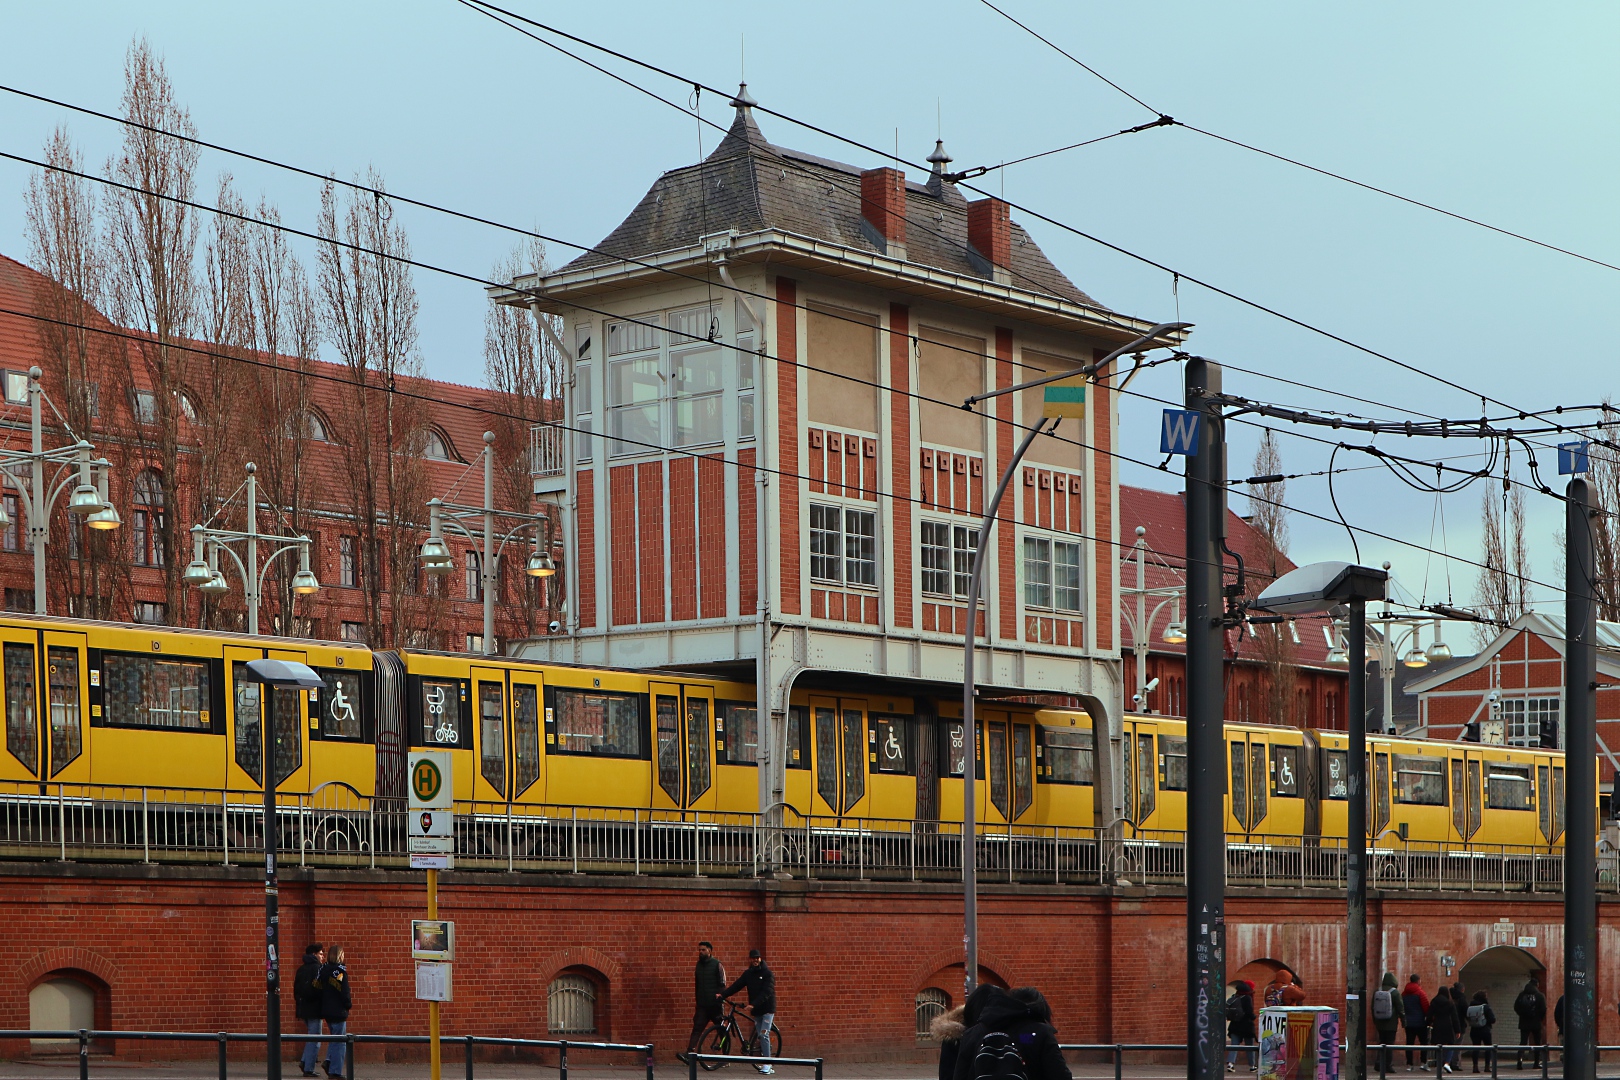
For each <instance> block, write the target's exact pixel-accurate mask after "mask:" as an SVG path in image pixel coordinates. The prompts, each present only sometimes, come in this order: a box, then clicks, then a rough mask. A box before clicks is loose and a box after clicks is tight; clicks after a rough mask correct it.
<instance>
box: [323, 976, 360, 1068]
mask: <svg viewBox="0 0 1620 1080" xmlns="http://www.w3.org/2000/svg"><path fill="white" fill-rule="evenodd" d="M316 978H317V981H319V982H320V984H321V1019H322V1020H325V1021H326V1030H327V1033H328V1034H330V1035H331V1036H332V1041H331V1042H329V1043H327V1044H326V1060H325V1061H323V1062H322V1063H321V1068H323V1069H325V1070H326V1075H327V1076H343V1075H344V1071H343V1070H344V1064H345V1063H344V1060H343V1036H344V1034H345V1033H346V1032H347V1031H348V1029H349V1010H350V1009H352V1008H353V1007H354V988H353V987H352V986H350V985H349V969H348V967H347V966H346V965H345V964H344V962H343V946H341V945H334V946H332V948H331V949H330V950H329V951H328V953H327V958H326V963H325V964H323V965H321V971H320V974H319V975H318V976H316Z"/></svg>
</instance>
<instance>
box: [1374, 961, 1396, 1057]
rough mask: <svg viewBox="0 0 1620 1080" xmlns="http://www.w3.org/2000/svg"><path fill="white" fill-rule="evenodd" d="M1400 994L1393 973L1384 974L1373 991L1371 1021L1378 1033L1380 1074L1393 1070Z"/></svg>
mask: <svg viewBox="0 0 1620 1080" xmlns="http://www.w3.org/2000/svg"><path fill="white" fill-rule="evenodd" d="M1400 1004H1401V994H1400V990H1399V988H1398V987H1397V986H1396V984H1395V973H1394V972H1393V971H1386V972H1384V979H1383V982H1381V983H1380V984H1379V986H1378V989H1377V990H1374V991H1373V996H1372V1021H1373V1028H1374V1030H1376V1031H1377V1032H1378V1071H1379V1073H1380V1074H1384V1073H1390V1072H1393V1071H1394V1070H1395V1051H1394V1049H1393V1047H1394V1044H1395V1043H1396V1042H1398V1041H1400V1027H1401V1009H1400Z"/></svg>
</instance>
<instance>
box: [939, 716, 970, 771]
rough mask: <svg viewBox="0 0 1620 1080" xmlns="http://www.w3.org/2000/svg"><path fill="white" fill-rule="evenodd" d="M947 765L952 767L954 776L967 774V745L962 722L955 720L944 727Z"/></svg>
mask: <svg viewBox="0 0 1620 1080" xmlns="http://www.w3.org/2000/svg"><path fill="white" fill-rule="evenodd" d="M944 727H945V746H946V755H945V756H946V758H947V759H948V760H947V764H949V765H950V774H951V775H952V776H961V775H962V774H963V773H965V772H967V745H966V742H965V741H964V740H963V738H962V721H960V720H954V721H951V722H949V723H947V724H945V725H944Z"/></svg>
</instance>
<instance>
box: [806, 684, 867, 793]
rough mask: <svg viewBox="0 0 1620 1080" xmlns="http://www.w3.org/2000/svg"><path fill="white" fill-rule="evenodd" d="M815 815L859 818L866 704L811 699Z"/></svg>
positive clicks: (863, 762)
mask: <svg viewBox="0 0 1620 1080" xmlns="http://www.w3.org/2000/svg"><path fill="white" fill-rule="evenodd" d="M810 724H811V729H812V731H813V738H814V741H815V755H816V804H815V805H816V809H815V812H816V813H818V814H834V815H838V816H844V815H857V816H858V815H859V814H860V813H861V811H862V810H863V809H864V807H863V806H862V805H861V803H862V801H863V800H864V799H865V798H866V764H867V762H866V755H867V753H868V751H867V748H866V703H865V702H864V701H862V700H860V699H859V698H854V699H852V698H824V697H811V699H810Z"/></svg>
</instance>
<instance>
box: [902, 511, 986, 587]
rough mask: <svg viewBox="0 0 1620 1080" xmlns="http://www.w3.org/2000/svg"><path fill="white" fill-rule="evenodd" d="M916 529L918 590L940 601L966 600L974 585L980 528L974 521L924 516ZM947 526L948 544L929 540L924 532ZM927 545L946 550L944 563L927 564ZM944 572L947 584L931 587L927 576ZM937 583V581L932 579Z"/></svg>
mask: <svg viewBox="0 0 1620 1080" xmlns="http://www.w3.org/2000/svg"><path fill="white" fill-rule="evenodd" d="M920 521H921V528H919V529H918V532H917V567H918V574H919V578H918V589H919V591H920V592H921V593H922V594H923V595H924V596H927V597H932V598H935V599H940V600H964V601H965V600H966V599H967V595H968V590H969V589H970V588H972V585H973V553H974V552H975V551H977V550H978V548H979V530H978V529H977V528H975V527H974V526H972V525H971V524H963V523H961V522H960V521H947V520H941V519H938V518H922V519H920ZM938 529H944V530H945V537H944V540H945V543H944V544H943V545H941V544H939V543H938V542H937V541H936V542H935V543H932V544H929V543H926V542H925V541H924V539H923V537H924V535H925V533H927V532H929V531H932V530H938ZM928 548H933V549H935V550H936V551H942V552H943V553H944V565H943V566H933V567H930V566H929V565H928V551H927V549H928ZM930 574H932V575H944V578H945V583H946V587H945V588H944V589H937V588H936V589H931V588H929V587H928V586H929V584H931V583H930V582H929V580H928V575H930ZM933 584H937V580H936V581H935V582H933Z"/></svg>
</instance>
